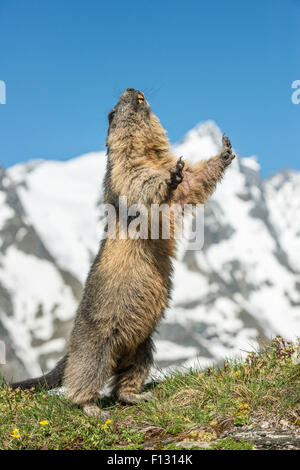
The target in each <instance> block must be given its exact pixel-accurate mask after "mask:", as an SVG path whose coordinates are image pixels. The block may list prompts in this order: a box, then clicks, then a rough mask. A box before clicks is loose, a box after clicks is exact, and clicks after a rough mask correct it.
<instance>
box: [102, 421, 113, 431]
mask: <svg viewBox="0 0 300 470" xmlns="http://www.w3.org/2000/svg"><path fill="white" fill-rule="evenodd" d="M111 422H112V420H111V419H107V420H106V422H105V424H104V426H103V429H107V428H108V425H109V424H110V423H111Z"/></svg>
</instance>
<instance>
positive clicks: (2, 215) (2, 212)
mask: <svg viewBox="0 0 300 470" xmlns="http://www.w3.org/2000/svg"><path fill="white" fill-rule="evenodd" d="M5 203H6V195H5V193H4V192H3V191H0V230H1V229H2V228H3V227H4V225H5V222H6V221H7V220H8V219H10V218H11V217H13V216H14V211H13V210H12V209H11V208H10V207H9V206H8V205H6V204H5Z"/></svg>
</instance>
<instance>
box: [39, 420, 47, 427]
mask: <svg viewBox="0 0 300 470" xmlns="http://www.w3.org/2000/svg"><path fill="white" fill-rule="evenodd" d="M47 424H49V422H48V421H47V420H46V419H45V420H44V421H40V425H41V426H47Z"/></svg>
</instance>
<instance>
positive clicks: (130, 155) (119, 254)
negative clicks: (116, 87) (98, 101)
mask: <svg viewBox="0 0 300 470" xmlns="http://www.w3.org/2000/svg"><path fill="white" fill-rule="evenodd" d="M138 93H139V95H138ZM142 96H143V95H142ZM106 144H107V148H108V161H107V172H106V177H105V192H104V193H105V194H104V199H105V202H106V203H110V204H113V205H115V206H116V207H117V204H118V198H119V196H126V197H127V199H128V206H130V205H132V204H136V203H142V204H144V205H146V206H148V207H150V205H151V204H153V203H156V204H161V203H167V204H169V205H170V204H173V203H178V204H181V205H182V206H183V205H184V204H186V203H190V204H197V203H205V202H206V200H207V198H208V197H209V195H210V194H212V192H213V191H214V189H215V187H216V184H217V182H218V180H220V178H221V177H222V175H223V172H224V170H225V168H226V167H227V166H228V164H229V163H230V162H231V160H232V158H233V157H234V156H233V155H232V153H231V145H230V142H229V140H228V139H227V138H225V137H224V138H223V151H222V153H221V154H220V155H218V156H216V157H214V158H211V159H210V160H207V161H205V162H200V163H197V164H196V165H191V164H189V163H186V165H185V168H184V169H183V171H182V170H181V169H180V168H179V167H178V165H177V167H176V163H177V159H176V158H175V157H174V155H172V153H171V152H170V150H169V147H170V146H169V141H168V139H167V137H166V133H165V131H164V129H163V128H162V126H161V124H160V122H159V120H158V118H157V117H156V116H155V115H154V114H153V113H152V112H151V110H150V107H149V105H148V103H147V102H146V100H143V99H142V98H141V92H138V91H136V90H133V89H127V90H126V91H125V92H124V93H123V95H122V96H121V98H120V100H119V102H118V103H117V105H116V106H115V108H114V110H113V111H112V112H111V113H110V115H109V130H108V137H107V141H106ZM178 168H179V169H178ZM170 170H172V171H173V176H174V174H175V186H174V184H173V185H172V184H171V179H170ZM176 175H177V176H176ZM182 176H183V181H182V183H181V179H182ZM176 178H177V179H176ZM176 181H177V182H176ZM177 185H178V187H177V188H176V186H177ZM118 229H119V230H121V229H120V227H118ZM174 256H175V241H174V239H173V238H172V237H171V238H170V239H169V240H163V239H158V240H151V239H148V240H143V239H136V240H133V239H131V238H128V239H125V240H122V239H119V238H118V237H117V238H116V239H109V238H107V239H105V240H104V241H103V242H102V244H101V247H100V251H99V253H98V255H97V257H96V259H95V261H94V263H93V265H92V267H91V270H90V273H89V276H88V279H87V282H86V285H85V288H84V293H83V298H82V301H81V303H80V305H79V307H78V311H77V315H76V318H75V324H74V328H73V332H72V334H71V338H70V342H69V346H68V351H67V357H66V366H65V369H64V375H63V380H62V382H63V385H65V386H66V389H67V395H68V397H69V398H70V399H71V400H72V401H73V402H74V403H77V404H79V405H82V406H83V408H84V409H85V410H86V411H87V412H88V413H89V414H96V413H97V408H96V400H97V396H98V391H99V390H100V389H101V388H102V387H103V386H104V385H105V383H106V382H107V381H108V379H109V378H111V377H114V390H115V392H116V394H117V396H118V398H119V399H120V400H121V401H125V402H130V403H137V402H138V401H139V400H140V399H143V398H148V395H147V394H146V395H145V394H140V392H141V390H142V386H143V383H144V381H145V379H146V377H147V374H148V372H149V369H150V367H151V364H152V361H153V358H152V350H153V344H152V339H151V335H152V333H153V331H154V330H155V327H156V326H157V324H158V323H159V321H160V320H161V318H162V315H163V313H164V310H165V308H166V306H167V304H168V299H169V297H170V291H171V275H172V257H174ZM45 379H47V376H45ZM31 383H32V382H31ZM15 385H19V386H20V385H21V384H15Z"/></svg>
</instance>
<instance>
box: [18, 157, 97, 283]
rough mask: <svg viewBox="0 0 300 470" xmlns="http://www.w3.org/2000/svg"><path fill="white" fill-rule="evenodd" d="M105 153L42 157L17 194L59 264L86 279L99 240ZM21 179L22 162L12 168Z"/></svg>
mask: <svg viewBox="0 0 300 470" xmlns="http://www.w3.org/2000/svg"><path fill="white" fill-rule="evenodd" d="M105 164H106V158H105V154H104V152H94V153H90V154H86V155H83V156H81V157H78V158H75V159H72V160H69V161H67V162H55V161H41V162H40V163H39V165H37V166H36V169H35V170H34V171H30V172H29V173H27V174H26V176H25V178H26V185H25V186H24V185H22V186H20V187H19V189H18V192H19V196H20V198H21V200H22V202H23V204H24V206H25V209H26V211H27V214H28V217H29V218H30V221H31V222H32V224H33V225H34V227H35V228H36V230H37V232H38V233H39V235H40V236H41V238H42V240H43V242H44V243H45V245H46V247H47V248H48V250H49V251H50V252H51V253H52V254H53V255H54V257H55V259H56V260H57V262H58V263H59V265H60V266H61V267H62V268H64V269H66V270H68V271H70V272H71V273H72V274H74V275H75V276H76V277H77V278H79V279H80V280H81V282H84V281H85V278H86V275H87V273H88V270H89V266H90V264H91V260H92V258H93V256H94V254H95V252H96V250H97V247H98V244H99V240H100V235H101V231H100V227H101V226H99V221H98V217H97V211H96V205H97V202H98V200H99V195H100V190H101V187H102V178H103V175H104V171H105ZM9 172H10V175H11V177H12V178H14V179H15V180H16V181H18V180H20V175H21V173H22V168H20V165H18V166H16V167H12V168H11V169H10V171H9Z"/></svg>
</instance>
